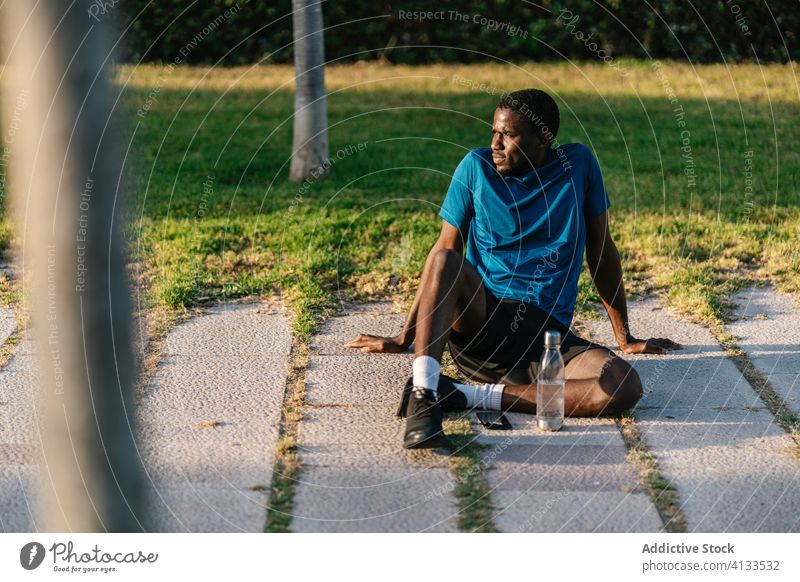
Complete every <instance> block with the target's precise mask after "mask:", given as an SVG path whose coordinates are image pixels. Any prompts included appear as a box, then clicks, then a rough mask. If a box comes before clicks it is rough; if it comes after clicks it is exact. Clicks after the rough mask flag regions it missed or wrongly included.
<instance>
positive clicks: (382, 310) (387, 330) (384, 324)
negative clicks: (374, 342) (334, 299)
mask: <svg viewBox="0 0 800 582" xmlns="http://www.w3.org/2000/svg"><path fill="white" fill-rule="evenodd" d="M405 316H406V314H405V313H402V312H401V311H400V310H398V309H397V307H395V306H394V304H392V303H390V302H388V301H381V302H376V303H369V304H365V305H355V306H352V307H348V308H347V309H345V310H343V311H342V312H341V313H339V314H337V315H336V316H335V317H332V318H331V320H330V321H329V322H328V325H326V326H324V327H323V328H322V329H320V330H319V332H318V333H317V334H316V335H315V336H314V337H313V338H312V339H311V350H312V352H314V353H316V354H317V355H319V356H334V355H339V356H352V355H353V354H357V353H358V351H355V350H352V349H350V348H346V347H344V344H345V343H347V342H348V341H350V340H352V339H355V338H356V337H358V336H359V335H360V334H362V333H363V334H370V335H382V336H390V335H395V334H398V333H400V331H401V330H402V328H403V323H404V322H405ZM373 355H374V354H373ZM391 357H392V356H389V358H391Z"/></svg>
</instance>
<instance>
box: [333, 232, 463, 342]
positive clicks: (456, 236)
mask: <svg viewBox="0 0 800 582" xmlns="http://www.w3.org/2000/svg"><path fill="white" fill-rule="evenodd" d="M465 240H466V233H462V232H461V231H460V230H459V229H457V228H456V227H455V226H453V225H452V224H450V223H448V222H447V221H444V220H443V221H442V230H441V232H440V233H439V238H438V240H437V241H436V244H434V245H433V247H432V248H431V250H430V252H429V253H428V257H427V259H426V260H425V266H424V267H423V269H422V277H420V282H419V288H418V289H417V295H416V297H415V298H414V303H413V305H412V306H411V310H410V311H409V312H408V317H407V318H406V323H405V325H404V326H403V330H402V331H401V332H400V333H399V334H397V335H396V336H394V337H383V336H377V335H366V334H362V335H359V336H358V337H357V338H356V339H354V340H353V341H351V342H349V343H347V344H345V347H347V348H360V349H361V351H362V352H377V353H397V352H404V351H406V350H407V349H408V346H410V345H411V344H412V343H413V342H414V337H415V336H416V326H417V310H418V309H419V301H420V296H421V293H420V291H421V290H422V289H424V288H425V285H426V282H427V280H428V272H429V271H430V263H431V260H430V258H431V257H432V256H433V255H434V254H435V253H436V252H437V251H439V250H442V249H452V250H454V251H456V252H458V253H462V254H463V252H464V241H465Z"/></svg>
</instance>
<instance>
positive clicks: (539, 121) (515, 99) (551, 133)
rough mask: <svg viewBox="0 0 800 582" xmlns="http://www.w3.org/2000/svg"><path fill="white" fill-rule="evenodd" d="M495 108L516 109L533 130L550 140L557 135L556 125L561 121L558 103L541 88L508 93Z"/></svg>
mask: <svg viewBox="0 0 800 582" xmlns="http://www.w3.org/2000/svg"><path fill="white" fill-rule="evenodd" d="M497 109H510V110H511V111H516V112H517V113H518V114H519V115H520V116H521V117H522V118H523V119H525V120H526V121H527V122H528V123H530V126H531V128H532V129H533V130H534V131H539V132H540V133H541V134H542V135H544V136H545V137H546V138H547V139H549V140H551V141H552V140H554V139H555V138H556V135H558V125H559V123H560V121H561V115H560V114H559V112H558V105H556V102H555V101H554V100H553V98H552V97H550V95H548V94H547V93H545V92H544V91H542V90H541V89H521V90H519V91H513V92H511V93H508V94H507V95H504V96H503V98H502V99H500V103H498V104H497Z"/></svg>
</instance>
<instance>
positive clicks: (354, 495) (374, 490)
mask: <svg viewBox="0 0 800 582" xmlns="http://www.w3.org/2000/svg"><path fill="white" fill-rule="evenodd" d="M403 319H404V316H403V314H400V313H396V312H395V311H393V310H392V309H391V307H390V306H389V305H388V304H373V305H371V306H367V307H361V308H357V309H354V310H351V311H349V312H347V313H345V314H343V316H341V317H334V318H332V319H331V320H330V321H329V322H328V323H327V324H326V325H325V326H324V327H323V329H322V331H321V332H320V333H319V334H318V335H317V336H315V337H314V339H313V343H312V356H311V358H310V362H309V368H308V373H307V375H306V380H307V394H306V403H307V407H306V414H305V418H304V419H303V421H302V423H301V425H300V431H299V445H300V455H301V459H302V461H303V463H304V464H305V465H306V468H305V469H304V470H303V472H302V475H301V481H300V483H299V486H298V488H297V492H296V495H295V505H294V519H293V521H292V525H291V529H292V531H455V530H456V522H457V518H458V515H457V507H456V503H455V499H454V498H453V496H452V490H453V489H454V486H455V484H454V480H453V477H452V476H451V475H450V471H449V469H448V465H449V460H448V458H447V457H446V456H443V455H437V454H435V453H432V452H429V451H415V452H409V451H405V450H404V449H403V448H402V444H401V443H402V435H403V427H404V421H403V420H400V419H398V418H396V417H395V409H396V408H397V403H398V398H399V396H400V390H401V389H402V387H403V385H404V384H405V381H406V378H408V376H409V375H410V371H411V362H412V356H411V355H410V354H400V355H389V354H363V353H360V352H357V351H354V350H350V349H347V348H343V347H342V345H343V344H344V343H346V342H347V341H349V340H351V339H353V337H355V336H356V335H358V334H359V333H384V334H385V333H388V332H389V331H390V330H396V329H399V327H400V326H401V325H402V324H403Z"/></svg>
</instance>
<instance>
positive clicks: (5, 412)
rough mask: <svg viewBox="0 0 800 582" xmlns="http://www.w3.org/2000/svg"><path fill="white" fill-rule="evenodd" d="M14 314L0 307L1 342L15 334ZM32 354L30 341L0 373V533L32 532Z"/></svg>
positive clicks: (34, 454)
mask: <svg viewBox="0 0 800 582" xmlns="http://www.w3.org/2000/svg"><path fill="white" fill-rule="evenodd" d="M16 327H17V324H16V319H15V318H14V313H13V312H12V311H11V310H10V309H8V308H7V307H3V306H0V339H2V341H3V343H5V342H6V340H7V339H8V337H9V336H10V335H11V334H12V333H14V331H15V330H16ZM34 360H35V355H34V354H33V350H32V347H31V344H30V342H23V343H22V345H20V346H18V347H17V350H16V354H15V356H14V357H13V358H12V360H11V361H10V362H9V363H8V364H7V365H6V366H5V367H4V368H3V369H2V370H0V531H3V532H15V531H16V532H19V531H35V530H36V518H35V502H36V497H35V495H36V487H35V479H36V477H37V475H38V474H39V472H40V467H41V466H40V465H39V464H38V462H37V461H38V457H37V452H38V451H39V448H40V447H39V442H40V441H39V438H38V435H37V429H36V427H37V422H36V407H35V401H36V390H37V383H36V381H35V367H34Z"/></svg>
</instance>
